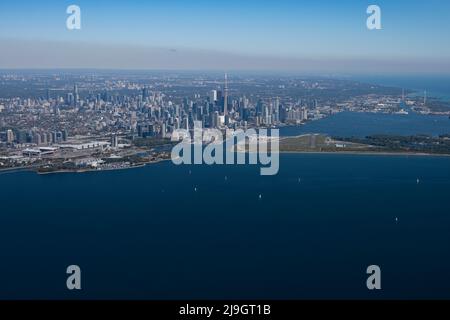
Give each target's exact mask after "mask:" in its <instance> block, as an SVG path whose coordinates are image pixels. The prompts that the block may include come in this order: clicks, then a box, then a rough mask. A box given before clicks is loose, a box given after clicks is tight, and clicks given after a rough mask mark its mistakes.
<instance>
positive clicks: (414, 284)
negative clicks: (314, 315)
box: [0, 154, 450, 299]
mask: <svg viewBox="0 0 450 320" xmlns="http://www.w3.org/2000/svg"><path fill="white" fill-rule="evenodd" d="M449 165H450V158H447V157H434V156H433V157H432V156H429V157H414V156H388V157H386V156H361V155H343V154H341V155H326V154H309V155H308V154H282V155H281V163H280V172H279V174H278V175H276V176H272V177H262V176H260V175H259V169H258V167H256V166H249V165H247V166H174V165H173V164H172V163H171V162H161V163H158V164H153V165H149V166H146V167H142V168H136V169H132V170H119V171H108V172H95V173H92V172H91V173H83V174H75V173H68V174H56V175H37V174H35V173H33V172H19V173H11V174H8V173H6V174H5V173H4V174H2V175H1V177H0V189H1V190H2V192H1V196H0V202H1V204H2V210H1V211H2V214H1V216H0V243H1V244H0V250H1V252H2V263H1V264H0V274H1V276H0V278H1V279H0V281H1V286H2V290H1V291H0V298H4V299H17V298H26V299H28V298H33V299H34V298H37V299H42V298H57V299H59V298H69V299H70V298H92V299H101V298H112V299H116V298H121V299H122V298H123V299H191V298H192V299H194V298H199V299H200V298H203V299H215V298H217V299H218V298H228V299H236V298H246V299H255V298H256V299H259V298H261V299H262V298H272V299H279V298H286V299H293V298H307V299H309V298H374V299H378V298H401V299H405V298H450V294H449V291H448V287H449V286H450V274H449V273H448V270H450V259H449V256H448V252H449V249H450V232H449V231H450V216H449V215H448V200H447V195H448V193H449V191H450V172H449V170H448V167H449ZM71 264H76V265H79V266H80V267H81V268H82V270H83V290H81V291H78V292H71V291H68V290H67V289H66V288H65V286H64V283H65V278H66V273H65V268H66V267H67V265H71ZM371 264H377V265H379V266H380V267H381V268H382V270H383V280H382V286H383V290H381V291H377V292H373V291H368V290H367V288H366V267H367V266H368V265H371Z"/></svg>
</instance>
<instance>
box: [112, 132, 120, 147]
mask: <svg viewBox="0 0 450 320" xmlns="http://www.w3.org/2000/svg"><path fill="white" fill-rule="evenodd" d="M118 146H119V138H118V137H117V136H116V135H115V134H114V135H112V137H111V147H112V148H117V147H118Z"/></svg>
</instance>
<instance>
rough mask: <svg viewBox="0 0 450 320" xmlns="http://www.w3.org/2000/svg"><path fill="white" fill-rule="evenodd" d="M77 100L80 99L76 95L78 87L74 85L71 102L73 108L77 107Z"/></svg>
mask: <svg viewBox="0 0 450 320" xmlns="http://www.w3.org/2000/svg"><path fill="white" fill-rule="evenodd" d="M79 99H80V96H79V95H78V86H77V85H74V86H73V101H74V105H75V106H77V105H78V101H79Z"/></svg>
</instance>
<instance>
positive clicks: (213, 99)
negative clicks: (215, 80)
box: [209, 90, 217, 103]
mask: <svg viewBox="0 0 450 320" xmlns="http://www.w3.org/2000/svg"><path fill="white" fill-rule="evenodd" d="M216 101H217V90H211V92H210V94H209V102H210V103H214V102H216Z"/></svg>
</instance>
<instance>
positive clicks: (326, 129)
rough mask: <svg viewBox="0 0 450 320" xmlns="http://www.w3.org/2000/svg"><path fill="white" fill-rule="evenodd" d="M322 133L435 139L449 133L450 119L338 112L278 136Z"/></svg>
mask: <svg viewBox="0 0 450 320" xmlns="http://www.w3.org/2000/svg"><path fill="white" fill-rule="evenodd" d="M306 133H322V134H328V135H331V136H339V137H352V136H353V137H366V136H368V135H374V134H394V135H404V136H407V135H417V134H426V135H433V136H438V135H441V134H449V133H450V119H449V118H448V117H446V116H435V115H420V114H416V113H410V114H409V115H396V114H379V113H357V112H341V113H338V114H335V115H332V116H329V117H327V118H325V119H321V120H318V121H311V122H308V123H306V124H305V125H302V126H292V127H284V128H281V129H280V135H281V136H295V135H301V134H306Z"/></svg>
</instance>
